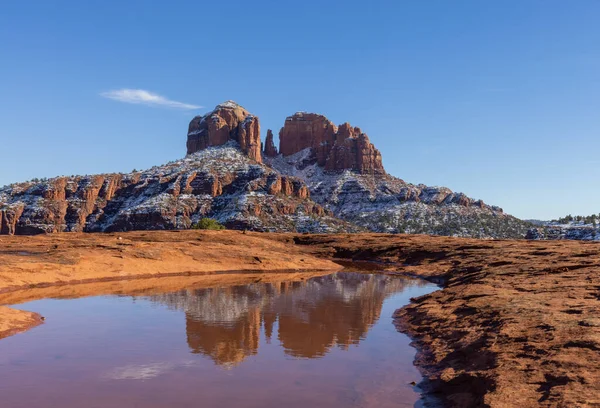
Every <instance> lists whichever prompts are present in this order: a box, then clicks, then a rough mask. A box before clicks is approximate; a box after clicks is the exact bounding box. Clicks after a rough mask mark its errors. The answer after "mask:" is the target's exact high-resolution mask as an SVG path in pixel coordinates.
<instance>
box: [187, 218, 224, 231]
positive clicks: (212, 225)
mask: <svg viewBox="0 0 600 408" xmlns="http://www.w3.org/2000/svg"><path fill="white" fill-rule="evenodd" d="M192 229H203V230H222V229H225V227H224V226H223V225H221V224H219V222H218V221H217V220H215V219H212V218H202V219H201V220H200V221H198V222H197V223H195V224H194V225H192Z"/></svg>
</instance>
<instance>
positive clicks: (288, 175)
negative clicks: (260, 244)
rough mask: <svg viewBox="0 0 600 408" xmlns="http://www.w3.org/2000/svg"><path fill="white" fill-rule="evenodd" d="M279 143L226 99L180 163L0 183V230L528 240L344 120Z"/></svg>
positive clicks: (515, 226)
mask: <svg viewBox="0 0 600 408" xmlns="http://www.w3.org/2000/svg"><path fill="white" fill-rule="evenodd" d="M279 139H280V146H279V151H278V149H277V147H276V146H275V143H274V141H273V133H272V132H271V131H268V132H267V140H266V143H265V146H264V152H261V141H260V124H259V119H258V118H257V117H256V116H254V115H252V114H250V113H249V112H248V111H246V110H245V109H244V108H242V107H241V106H240V105H238V104H236V103H235V102H232V101H228V102H225V103H223V104H220V105H218V106H217V107H216V108H215V109H214V110H213V111H211V112H210V113H208V114H206V115H203V116H197V117H195V118H194V119H193V120H192V121H191V123H190V125H189V129H188V135H187V153H188V155H187V156H186V157H185V158H183V159H181V160H178V161H175V162H172V163H168V164H166V165H163V166H156V167H153V168H152V169H150V170H146V171H142V172H134V173H130V174H101V175H95V176H77V177H56V178H53V179H50V180H46V181H42V182H25V183H16V184H13V185H10V186H7V187H3V188H0V234H34V233H49V232H61V231H126V230H139V229H179V228H190V227H191V225H192V224H193V223H195V222H196V221H198V220H199V219H200V218H203V217H211V218H216V219H217V220H219V221H220V222H222V223H224V224H225V225H226V226H228V227H230V228H248V229H254V230H260V231H306V232H325V231H327V232H335V231H350V232H352V231H359V230H371V231H377V232H392V233H399V232H405V233H427V234H440V235H456V236H470V237H479V238H511V237H512V238H516V237H524V236H525V233H526V232H527V229H528V228H529V227H530V225H529V224H528V223H525V222H523V221H521V220H518V219H516V218H514V217H512V216H510V215H507V214H504V213H503V211H502V209H500V208H498V207H495V206H489V205H487V204H484V203H483V202H482V201H481V200H474V199H472V198H469V197H467V196H466V195H464V194H462V193H454V192H452V191H451V190H449V189H447V188H445V187H428V186H424V185H413V184H409V183H406V182H404V181H403V180H401V179H399V178H396V177H393V176H391V175H388V174H387V173H386V172H385V170H384V168H383V164H382V158H381V154H380V152H379V151H378V150H377V149H376V148H375V147H374V146H373V144H372V143H371V142H370V141H369V138H368V137H367V135H366V134H365V133H363V132H362V131H361V130H360V129H359V128H357V127H352V126H351V125H349V124H347V123H344V124H342V125H340V126H339V127H338V126H335V125H334V124H333V123H332V122H331V121H329V120H328V119H327V118H326V117H325V116H323V115H318V114H314V113H302V112H301V113H296V114H294V115H292V116H290V117H288V118H287V119H286V120H285V123H284V126H283V127H282V128H281V131H280V132H279ZM263 153H264V154H263ZM263 162H264V163H263Z"/></svg>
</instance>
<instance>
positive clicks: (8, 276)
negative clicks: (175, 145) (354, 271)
mask: <svg viewBox="0 0 600 408" xmlns="http://www.w3.org/2000/svg"><path fill="white" fill-rule="evenodd" d="M120 236H121V237H122V239H118V237H119V235H117V234H58V235H49V236H37V237H1V238H0V292H4V294H3V295H2V296H1V297H0V303H1V304H14V303H18V302H19V301H24V300H26V299H32V298H40V297H49V296H57V293H55V291H62V292H63V294H64V292H65V291H66V292H68V293H71V292H73V291H75V292H81V293H79V294H77V293H76V294H75V295H73V294H72V293H71V294H70V295H69V296H78V295H92V294H96V293H113V292H115V291H116V292H115V293H118V292H119V291H121V292H123V293H127V292H129V291H136V290H141V291H146V290H149V288H152V287H154V286H156V285H158V286H161V285H163V283H159V282H160V281H161V280H160V279H155V278H156V277H158V276H167V275H182V273H184V274H185V273H188V274H196V273H205V274H206V273H209V272H211V271H222V272H224V271H234V270H237V271H244V270H245V271H247V273H253V274H257V276H259V275H258V272H257V271H262V272H276V271H281V270H284V269H285V270H289V269H294V270H296V271H300V270H305V271H316V270H321V271H325V270H336V269H339V265H337V264H335V263H333V262H331V260H336V261H338V262H340V260H341V259H345V260H353V261H371V262H378V263H379V264H378V266H376V269H380V270H387V271H388V272H392V273H409V274H416V275H420V276H423V277H426V278H428V279H432V280H437V281H439V282H441V283H443V285H444V289H443V290H440V291H437V292H434V293H432V294H430V295H427V296H423V297H421V298H418V299H415V301H414V302H413V304H411V305H409V306H407V307H405V308H403V309H401V310H399V311H398V312H397V313H396V317H397V319H396V321H397V325H398V327H399V329H400V330H401V331H404V332H407V333H409V334H410V335H411V336H412V337H413V338H414V339H415V345H416V346H417V347H418V349H419V350H420V352H419V355H418V358H417V361H416V363H417V365H418V366H419V367H420V368H421V370H422V371H423V374H424V376H425V378H426V380H425V382H424V383H423V387H424V389H425V390H426V391H427V392H428V393H429V395H434V396H437V397H439V398H440V399H441V401H442V402H443V403H444V405H445V406H450V407H485V406H490V407H538V406H540V407H600V385H599V384H600V245H599V244H595V243H583V242H575V241H548V242H534V241H531V242H529V241H481V240H473V239H457V238H447V237H429V236H420V235H385V234H354V235H352V234H340V235H297V234H296V235H294V234H259V233H248V234H242V233H241V232H236V231H221V232H199V231H186V232H131V233H123V234H120ZM371 265H373V264H371ZM140 277H153V278H152V279H150V280H148V281H147V282H146V283H141V282H143V281H139V280H135V281H133V280H131V281H127V282H122V283H120V284H118V285H117V284H116V282H117V281H119V280H122V279H133V278H140ZM180 278H181V279H184V278H183V277H181V276H180ZM192 278H194V279H195V278H196V277H195V276H192V277H189V279H192ZM107 279H108V280H110V281H111V282H106V281H105V282H99V281H102V280H107ZM165 279H166V278H165ZM169 279H173V278H169ZM202 279H213V280H214V279H215V277H214V275H206V276H202V277H198V281H202ZM218 279H226V280H227V279H233V278H232V277H229V278H226V277H224V278H218ZM218 279H217V280H218ZM236 279H237V278H236ZM252 279H254V276H252ZM151 281H152V282H151ZM198 281H195V282H196V283H195V284H202V282H198ZM76 282H96V284H97V285H99V286H97V287H95V286H93V285H92V286H90V285H87V286H86V285H77V286H73V285H70V284H72V283H76ZM172 282H174V281H172ZM187 283H189V282H176V283H171V284H168V285H171V286H172V285H173V284H174V285H175V286H177V285H185V284H187ZM217 283H218V282H217ZM164 284H166V283H164ZM55 285H61V286H55ZM114 285H116V286H114ZM129 285H131V287H130V288H127V287H128V286H129ZM25 287H37V288H38V289H36V291H37V292H34V293H32V292H31V291H23V289H24V288H25ZM77 288H79V289H77ZM116 288H117V289H116ZM58 296H60V295H58ZM15 313H16V314H15ZM19 313H21V312H15V311H14V309H8V308H5V307H2V308H0V337H1V336H2V334H1V333H2V331H3V330H4V335H6V334H9V333H14V332H16V331H18V330H24V329H25V328H26V327H28V325H29V326H30V325H33V324H37V323H39V317H37V316H35V315H34V314H29V315H28V314H27V313H28V312H22V313H25V314H19ZM36 319H37V320H36ZM11 322H12V326H11Z"/></svg>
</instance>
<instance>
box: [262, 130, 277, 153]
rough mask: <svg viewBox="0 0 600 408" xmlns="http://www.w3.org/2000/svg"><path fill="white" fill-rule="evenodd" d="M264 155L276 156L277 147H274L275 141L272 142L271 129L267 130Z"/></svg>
mask: <svg viewBox="0 0 600 408" xmlns="http://www.w3.org/2000/svg"><path fill="white" fill-rule="evenodd" d="M264 155H265V156H266V157H275V156H277V147H275V143H274V142H273V132H272V131H271V129H268V130H267V139H266V140H265V150H264Z"/></svg>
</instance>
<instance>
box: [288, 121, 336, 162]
mask: <svg viewBox="0 0 600 408" xmlns="http://www.w3.org/2000/svg"><path fill="white" fill-rule="evenodd" d="M336 133H337V127H336V126H335V125H334V124H333V122H331V121H330V120H329V119H327V118H326V117H325V116H323V115H318V114H316V113H305V112H298V113H295V114H294V115H292V116H290V117H288V118H286V120H285V124H284V126H283V127H282V128H281V130H280V131H279V152H280V153H281V154H283V155H284V156H290V155H292V154H294V153H298V152H299V151H301V150H304V149H306V148H307V147H310V148H312V150H313V153H314V154H315V156H316V158H317V163H318V164H319V166H324V165H325V162H326V161H327V157H328V155H329V152H330V150H331V148H332V146H333V145H334V143H335V138H336Z"/></svg>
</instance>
